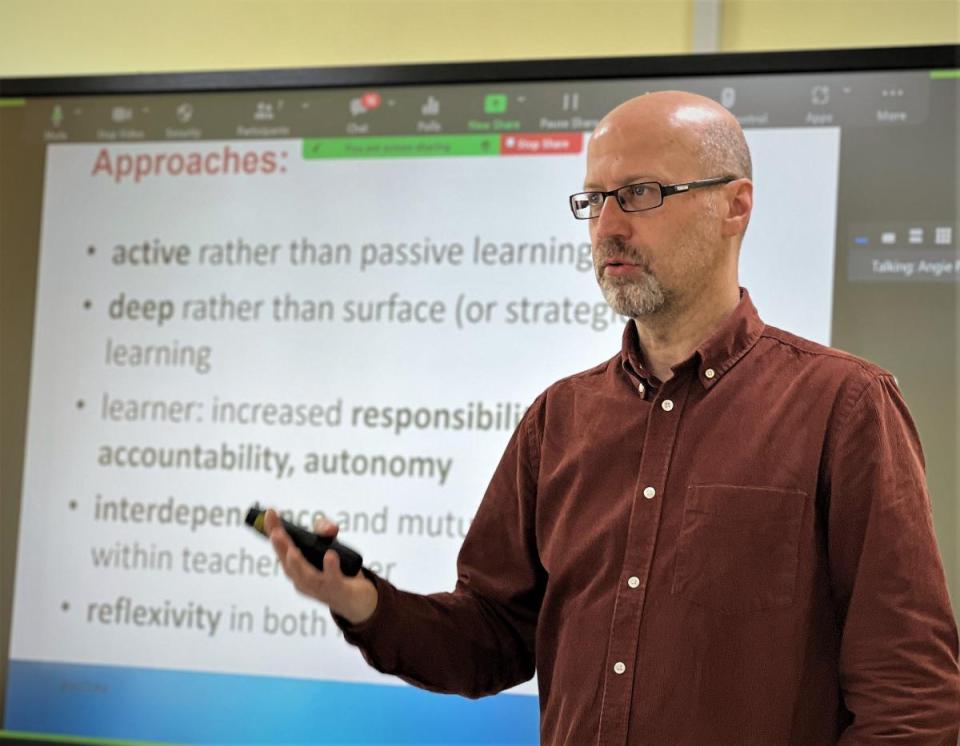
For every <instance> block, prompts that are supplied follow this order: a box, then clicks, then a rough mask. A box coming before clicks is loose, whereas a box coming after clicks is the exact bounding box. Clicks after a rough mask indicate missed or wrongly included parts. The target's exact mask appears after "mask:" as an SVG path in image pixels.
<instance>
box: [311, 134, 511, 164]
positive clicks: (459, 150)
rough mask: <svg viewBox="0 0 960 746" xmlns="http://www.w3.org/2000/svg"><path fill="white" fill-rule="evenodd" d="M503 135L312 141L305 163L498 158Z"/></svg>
mask: <svg viewBox="0 0 960 746" xmlns="http://www.w3.org/2000/svg"><path fill="white" fill-rule="evenodd" d="M499 154H500V135H410V136H395V137H310V138H304V140H303V159H304V160H307V161H310V160H318V159H323V158H429V157H450V156H459V155H481V156H482V155H499Z"/></svg>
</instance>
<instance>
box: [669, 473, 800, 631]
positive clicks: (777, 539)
mask: <svg viewBox="0 0 960 746" xmlns="http://www.w3.org/2000/svg"><path fill="white" fill-rule="evenodd" d="M807 502H808V501H807V495H806V493H804V492H800V491H797V490H781V489H774V488H768V487H737V486H733V485H720V484H714V485H690V486H689V487H688V488H687V494H686V498H685V501H684V508H683V520H682V523H681V526H680V536H679V539H678V542H677V562H676V568H675V570H674V577H673V585H672V587H671V593H674V594H676V595H679V596H682V597H684V598H686V599H688V600H689V601H691V602H692V603H695V604H698V605H700V606H704V607H706V608H709V609H713V610H715V611H718V612H721V613H738V612H745V611H759V610H761V609H770V608H778V607H783V606H789V605H790V604H791V603H793V594H794V586H795V585H796V579H797V562H798V552H799V541H800V524H801V521H802V519H803V511H804V508H805V506H806V504H807Z"/></svg>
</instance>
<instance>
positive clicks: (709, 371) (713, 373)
mask: <svg viewBox="0 0 960 746" xmlns="http://www.w3.org/2000/svg"><path fill="white" fill-rule="evenodd" d="M703 375H705V376H706V377H707V378H713V377H714V376H716V375H717V371H715V370H714V369H713V368H707V369H706V370H705V371H703Z"/></svg>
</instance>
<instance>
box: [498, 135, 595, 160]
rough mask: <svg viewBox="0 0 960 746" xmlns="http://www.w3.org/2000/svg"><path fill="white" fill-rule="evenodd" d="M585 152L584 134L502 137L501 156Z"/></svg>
mask: <svg viewBox="0 0 960 746" xmlns="http://www.w3.org/2000/svg"><path fill="white" fill-rule="evenodd" d="M581 150H583V133H582V132H553V133H545V132H532V133H529V134H523V133H520V134H514V133H511V134H509V135H507V134H503V135H500V155H566V154H572V153H579V152H580V151H581Z"/></svg>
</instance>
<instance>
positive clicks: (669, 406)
mask: <svg viewBox="0 0 960 746" xmlns="http://www.w3.org/2000/svg"><path fill="white" fill-rule="evenodd" d="M660 408H661V409H662V410H663V411H664V412H669V411H670V410H671V409H673V402H672V401H670V400H669V399H664V400H663V401H662V402H660Z"/></svg>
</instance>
